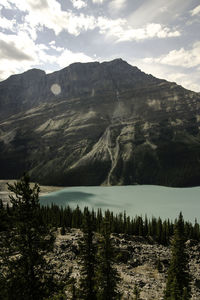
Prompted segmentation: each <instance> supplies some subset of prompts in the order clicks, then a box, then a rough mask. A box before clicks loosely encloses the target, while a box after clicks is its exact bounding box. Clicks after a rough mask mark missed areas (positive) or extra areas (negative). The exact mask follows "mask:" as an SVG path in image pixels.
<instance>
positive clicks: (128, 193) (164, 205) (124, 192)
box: [40, 185, 200, 222]
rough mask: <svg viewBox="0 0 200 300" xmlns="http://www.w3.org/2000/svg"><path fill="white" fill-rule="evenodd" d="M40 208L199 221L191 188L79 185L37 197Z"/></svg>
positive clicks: (199, 199)
mask: <svg viewBox="0 0 200 300" xmlns="http://www.w3.org/2000/svg"><path fill="white" fill-rule="evenodd" d="M40 202H41V204H43V205H50V204H51V203H55V204H57V205H59V206H63V207H65V206H67V205H69V206H70V207H73V208H74V207H76V206H77V205H78V206H79V207H80V208H83V207H85V206H87V207H89V208H94V209H95V210H97V209H98V208H101V209H102V210H106V209H110V210H112V211H113V212H114V213H119V212H124V211H126V214H127V215H129V216H131V217H132V216H133V217H134V216H135V215H142V216H145V214H146V215H147V216H148V217H152V216H155V217H159V216H160V217H161V218H162V219H165V218H169V219H170V220H174V219H175V218H176V217H177V216H178V214H179V212H180V211H182V213H183V216H184V219H185V220H189V221H191V222H194V220H195V218H196V219H197V221H198V222H200V186H199V187H192V188H169V187H163V186H153V185H134V186H111V187H100V186H87V187H84V186H81V187H68V188H64V189H61V190H59V191H56V192H52V193H49V194H47V195H45V196H41V197H40Z"/></svg>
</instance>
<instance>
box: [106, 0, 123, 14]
mask: <svg viewBox="0 0 200 300" xmlns="http://www.w3.org/2000/svg"><path fill="white" fill-rule="evenodd" d="M125 4H126V0H112V1H111V2H110V3H109V9H110V11H112V12H113V11H114V12H118V11H119V10H121V9H122V8H124V7H125Z"/></svg>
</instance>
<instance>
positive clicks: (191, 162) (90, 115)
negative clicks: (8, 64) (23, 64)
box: [0, 59, 200, 186]
mask: <svg viewBox="0 0 200 300" xmlns="http://www.w3.org/2000/svg"><path fill="white" fill-rule="evenodd" d="M0 165H1V168H0V178H2V179H4V178H6V179H9V178H18V177H19V176H21V175H22V173H23V172H24V171H29V173H30V175H31V177H32V180H37V181H38V182H39V183H41V184H48V185H64V186H67V185H70V186H71V185H118V184H161V185H168V186H193V185H200V95H199V93H195V92H192V91H189V90H186V89H184V88H183V87H181V86H178V85H177V84H176V83H171V82H167V81H165V80H161V79H157V78H155V77H153V76H151V75H147V74H145V73H143V72H141V71H140V70H139V69H138V68H137V67H133V66H131V65H129V64H128V63H127V62H125V61H123V60H122V59H116V60H113V61H110V62H103V63H98V62H92V63H84V64H83V63H74V64H72V65H70V66H69V67H67V68H64V69H62V70H60V71H57V72H54V73H51V74H45V72H44V71H41V70H37V69H33V70H29V71H27V72H25V73H23V74H19V75H13V76H11V77H9V78H8V79H7V80H5V81H3V82H0Z"/></svg>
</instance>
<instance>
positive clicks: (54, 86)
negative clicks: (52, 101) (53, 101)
mask: <svg viewBox="0 0 200 300" xmlns="http://www.w3.org/2000/svg"><path fill="white" fill-rule="evenodd" d="M51 91H52V93H53V94H54V95H59V94H60V92H61V87H60V85H59V84H57V83H54V84H52V86H51Z"/></svg>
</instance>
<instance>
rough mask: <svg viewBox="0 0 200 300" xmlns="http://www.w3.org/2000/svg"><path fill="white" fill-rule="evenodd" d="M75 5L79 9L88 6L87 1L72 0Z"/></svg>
mask: <svg viewBox="0 0 200 300" xmlns="http://www.w3.org/2000/svg"><path fill="white" fill-rule="evenodd" d="M71 2H72V4H73V6H74V7H75V8H77V9H80V8H83V7H86V6H87V3H86V2H85V1H82V0H71Z"/></svg>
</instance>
